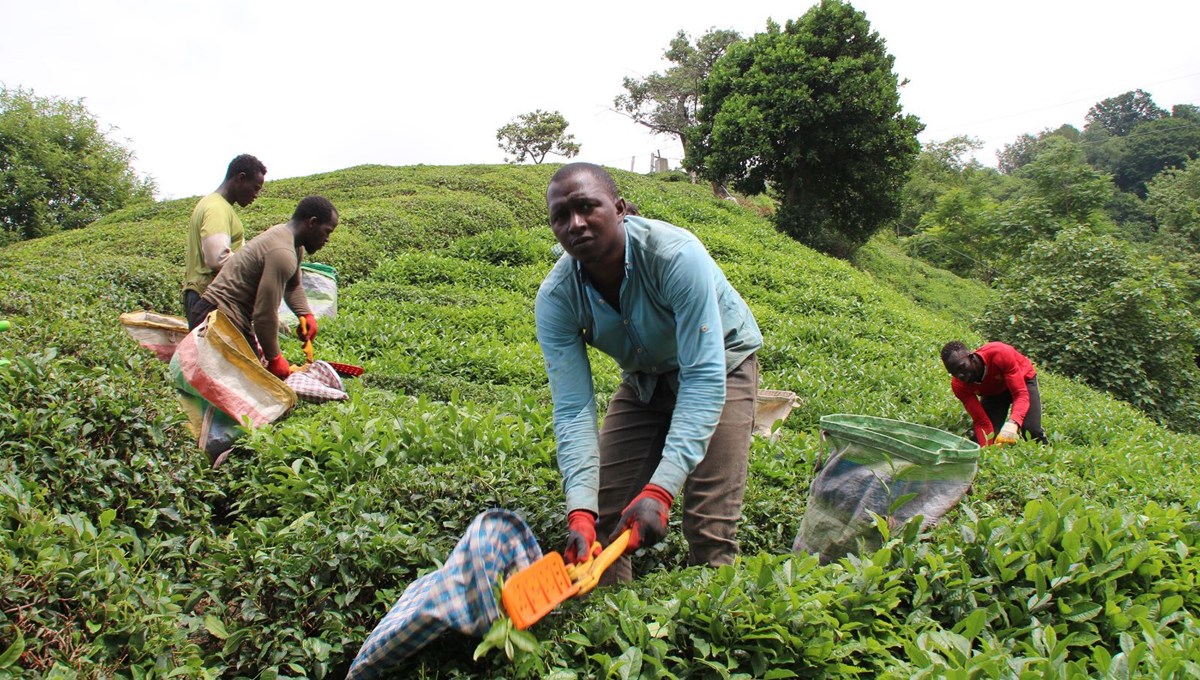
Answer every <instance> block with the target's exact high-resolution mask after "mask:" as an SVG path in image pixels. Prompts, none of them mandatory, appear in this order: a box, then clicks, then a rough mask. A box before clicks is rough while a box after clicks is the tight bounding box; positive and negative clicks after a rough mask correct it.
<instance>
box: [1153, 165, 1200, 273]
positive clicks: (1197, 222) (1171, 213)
mask: <svg viewBox="0 0 1200 680" xmlns="http://www.w3.org/2000/svg"><path fill="white" fill-rule="evenodd" d="M1146 205H1147V207H1148V208H1149V209H1150V210H1151V212H1152V213H1153V215H1154V219H1155V221H1156V222H1157V223H1158V230H1159V232H1160V233H1161V234H1163V235H1170V236H1174V237H1176V240H1178V241H1179V244H1180V245H1181V246H1182V247H1184V248H1186V249H1188V250H1191V251H1192V252H1196V253H1200V161H1195V160H1194V161H1191V162H1189V163H1187V164H1186V165H1184V167H1182V168H1171V169H1170V170H1166V171H1164V172H1162V173H1161V174H1159V175H1158V176H1157V177H1155V178H1154V179H1153V180H1151V182H1150V184H1149V185H1148V187H1147V194H1146Z"/></svg>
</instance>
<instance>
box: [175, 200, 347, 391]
mask: <svg viewBox="0 0 1200 680" xmlns="http://www.w3.org/2000/svg"><path fill="white" fill-rule="evenodd" d="M337 224H338V212H337V209H336V208H334V207H333V203H331V202H330V201H329V199H327V198H325V197H324V196H308V197H306V198H304V199H303V200H301V201H300V203H299V205H297V206H296V211H295V212H294V213H292V219H291V220H289V221H288V222H286V223H284V224H277V225H275V226H273V227H271V228H270V229H267V230H266V231H264V232H263V233H261V234H259V235H258V236H255V237H254V238H252V239H250V241H249V242H247V243H246V245H245V246H244V247H242V249H240V250H238V251H237V252H235V253H234V254H233V255H231V256H230V257H229V259H228V260H227V261H226V262H225V265H224V266H223V267H221V270H220V271H219V272H218V273H217V277H216V278H215V279H213V282H212V283H211V284H209V286H208V288H207V289H206V290H205V291H204V294H203V295H202V296H201V297H200V302H199V303H197V311H198V312H200V314H201V315H202V316H208V314H209V312H211V311H212V310H214V309H219V310H221V313H223V314H224V315H225V316H227V317H229V320H230V321H231V322H232V323H233V325H234V326H235V327H237V329H238V330H239V331H241V332H242V335H244V336H245V337H246V341H247V342H248V343H250V347H251V348H254V347H255V345H256V344H257V345H258V346H259V347H261V348H262V358H264V359H266V361H267V370H269V371H270V372H271V373H273V374H274V375H275V376H276V377H277V378H279V379H280V380H284V379H286V378H287V377H288V375H289V374H290V372H291V368H290V366H289V365H288V362H287V359H285V358H284V357H283V355H282V354H281V353H280V350H279V316H278V310H279V301H280V300H286V301H287V305H288V307H290V308H291V310H292V311H293V312H294V313H295V314H296V316H297V317H301V318H304V319H306V321H307V323H306V328H305V330H306V331H307V332H306V333H301V332H300V330H299V329H297V334H299V335H300V336H301V338H300V339H301V340H311V339H312V338H313V337H315V336H316V334H317V321H316V318H315V317H313V315H312V312H311V311H310V310H309V308H308V298H307V297H306V296H305V294H304V286H302V285H301V283H300V276H301V274H300V262H301V261H302V260H303V259H304V252H305V251H307V252H308V253H309V254H312V253H315V252H317V251H318V250H320V249H321V247H322V246H324V245H325V244H326V243H327V242H328V241H329V236H330V234H332V233H333V230H334V229H335V228H337ZM256 340H257V342H256Z"/></svg>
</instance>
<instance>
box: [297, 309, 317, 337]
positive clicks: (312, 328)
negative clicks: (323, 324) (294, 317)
mask: <svg viewBox="0 0 1200 680" xmlns="http://www.w3.org/2000/svg"><path fill="white" fill-rule="evenodd" d="M296 337H297V338H300V341H301V342H311V341H312V339H313V338H315V337H317V317H315V316H313V315H312V314H305V315H304V316H302V317H300V324H299V325H298V326H296Z"/></svg>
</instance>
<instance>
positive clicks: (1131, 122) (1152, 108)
mask: <svg viewBox="0 0 1200 680" xmlns="http://www.w3.org/2000/svg"><path fill="white" fill-rule="evenodd" d="M1166 115H1167V112H1166V110H1165V109H1163V108H1161V107H1160V106H1159V105H1158V104H1155V103H1154V99H1153V98H1151V96H1150V95H1149V94H1148V93H1147V92H1145V91H1143V90H1140V89H1138V90H1131V91H1129V92H1126V93H1125V94H1119V95H1117V96H1115V97H1109V98H1108V99H1105V100H1104V101H1101V102H1097V103H1096V105H1095V106H1093V107H1092V108H1091V109H1089V110H1088V112H1087V115H1086V116H1085V117H1084V120H1086V121H1087V126H1086V127H1085V129H1094V128H1100V129H1103V130H1104V131H1106V132H1108V134H1110V135H1115V136H1117V137H1123V136H1125V135H1127V134H1129V133H1130V132H1132V131H1133V129H1134V128H1135V127H1137V126H1138V125H1139V124H1140V123H1144V122H1146V121H1149V120H1156V119H1158V118H1165V117H1166Z"/></svg>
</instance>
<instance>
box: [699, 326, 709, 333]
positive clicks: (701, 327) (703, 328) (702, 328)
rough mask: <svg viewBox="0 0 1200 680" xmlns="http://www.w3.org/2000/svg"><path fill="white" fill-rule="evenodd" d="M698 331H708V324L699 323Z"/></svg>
mask: <svg viewBox="0 0 1200 680" xmlns="http://www.w3.org/2000/svg"><path fill="white" fill-rule="evenodd" d="M700 332H701V333H707V332H708V324H703V325H701V326H700Z"/></svg>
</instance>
